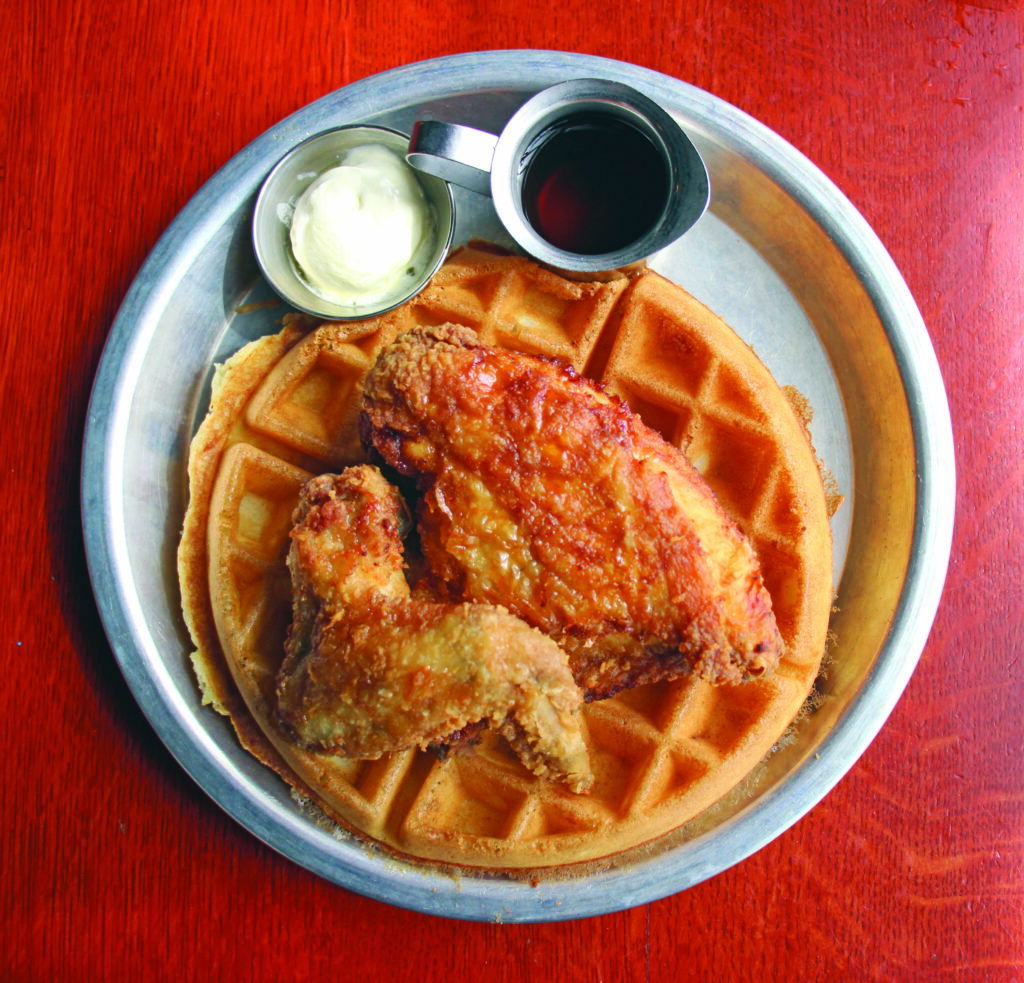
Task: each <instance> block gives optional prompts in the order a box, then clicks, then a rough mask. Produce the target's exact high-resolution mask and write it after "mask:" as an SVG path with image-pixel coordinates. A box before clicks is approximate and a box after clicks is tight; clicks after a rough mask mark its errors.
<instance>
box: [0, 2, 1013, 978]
mask: <svg viewBox="0 0 1024 983" xmlns="http://www.w3.org/2000/svg"><path fill="white" fill-rule="evenodd" d="M0 19H2V20H0V25H2V30H0V56H2V57H0V65H2V66H3V68H2V69H0V70H2V71H3V73H4V81H5V87H4V92H5V98H4V100H3V104H2V108H0V114H2V116H0V119H2V124H0V126H2V133H3V150H4V153H3V154H2V157H0V204H2V208H0V215H2V216H3V225H2V232H0V291H2V298H3V303H2V306H0V310H2V311H3V314H4V326H3V331H2V332H0V420H2V421H3V428H2V430H0V475H2V479H0V487H2V490H3V501H4V513H3V518H2V519H0V555H2V556H3V557H4V558H5V559H4V571H3V574H2V576H0V644H2V646H3V654H4V657H5V663H4V665H5V671H4V672H3V674H2V677H0V679H2V681H0V737H2V746H3V748H4V749H5V751H4V753H3V754H2V755H0V768H2V775H0V782H2V787H3V789H4V790H5V791H4V794H3V795H2V806H0V809H2V829H3V836H2V846H0V883H2V884H3V885H4V890H3V893H2V900H0V976H3V977H4V978H5V979H9V980H16V981H20V980H58V979H74V980H120V979H125V980H128V979H131V980H137V979H168V980H171V979H173V980H183V979H188V980H203V979H225V980H228V979H230V980H250V979H252V980H257V979H260V980H262V979H309V978H313V977H316V976H324V975H328V974H331V975H334V976H335V977H339V976H340V978H342V979H362V980H377V979H410V980H422V981H433V980H450V979H484V978H486V979H490V980H492V981H495V983H503V981H520V980H528V979H529V980H534V979H560V980H571V979H581V980H584V979H585V980H602V981H619V980H644V981H668V980H677V979H680V978H692V979H715V980H723V981H727V980H750V979H755V978H756V979H762V980H876V979H877V980H956V981H963V980H997V981H1002V980H1006V981H1009V980H1017V979H1022V978H1024V914H1022V912H1024V764H1022V762H1024V685H1022V678H1024V628H1022V625H1024V599H1022V592H1021V589H1020V584H1021V580H1022V577H1024V563H1022V560H1021V552H1020V548H1019V541H1020V538H1021V535H1022V532H1024V492H1022V489H1024V481H1022V478H1024V453H1022V446H1021V440H1022V435H1021V424H1022V419H1024V413H1022V410H1024V386H1022V378H1024V245H1022V236H1021V229H1022V228H1024V176H1022V168H1021V154H1022V150H1021V148H1022V145H1024V141H1022V136H1024V134H1022V118H1024V58H1022V44H1024V15H1022V13H1021V11H1020V8H1019V5H1018V4H1016V3H1014V2H1012V0H1004V2H1000V0H988V2H985V3H981V2H979V3H973V4H972V3H966V2H960V0H956V2H952V0H942V2H935V0H904V2H901V3H898V4H883V3H875V2H871V0H851V2H850V3H845V4H842V5H835V9H833V5H829V4H819V3H816V2H810V0H767V2H763V3H755V2H739V3H721V2H716V3H711V2H704V0H675V2H661V0H638V2H635V3H621V2H618V0H616V2H609V0H590V2H587V3H582V2H570V3H564V4H561V5H557V4H550V3H542V2H539V0H493V2H490V3H487V4H484V3H481V2H474V0H450V2H449V3H447V4H444V5H438V4H436V2H435V0H381V2H379V3H372V4H371V3H368V2H359V0H339V2H323V3H315V2H301V0H300V2H296V3H292V4H277V3H273V2H271V3H267V4H262V5H259V6H256V7H251V6H247V5H244V4H235V3H228V2H226V0H181V2H179V3H176V4H160V5H157V4H149V3H143V2H140V0H126V2H124V3H114V2H112V0H36V2H33V3H29V2H28V0H13V2H12V3H9V4H7V5H6V6H4V8H3V11H2V13H0ZM490 48H550V49H560V50H572V51H580V52H586V53H591V54H597V55H601V56H605V57H612V58H619V59H622V60H625V61H630V62H635V63H637V64H639V65H642V66H645V67H648V68H652V69H655V70H658V71H661V72H664V73H666V74H668V75H671V76H674V77H676V78H680V79H683V80H685V81H687V82H690V83H693V84H695V85H697V86H700V87H702V88H704V89H706V90H708V91H710V92H712V93H714V94H715V95H717V96H720V97H722V98H723V99H726V100H727V101H729V102H731V103H733V104H734V105H736V106H738V107H739V108H741V109H743V110H744V111H746V112H748V113H750V114H752V115H753V116H754V117H756V118H757V119H759V120H761V121H762V122H763V123H765V124H767V125H768V126H770V127H771V128H773V129H774V130H776V131H777V132H778V133H780V134H781V135H782V136H783V137H785V138H786V139H788V140H789V141H791V142H792V143H793V144H794V145H795V146H796V147H797V148H798V149H799V150H801V151H802V152H803V153H805V154H806V155H807V156H808V157H809V158H810V159H811V160H812V161H814V162H815V163H816V164H818V165H819V166H820V167H821V168H822V169H823V170H824V171H825V173H826V174H828V175H829V176H830V177H831V178H832V179H833V180H834V181H835V182H836V184H837V185H838V186H839V187H840V189H841V190H843V191H844V192H845V193H846V194H847V195H848V196H849V197H850V198H851V200H852V201H853V202H854V204H855V205H856V206H857V207H858V208H859V209H860V210H861V211H862V212H863V214H864V215H865V217H866V218H867V219H868V221H869V222H870V223H871V225H872V226H873V227H874V229H875V230H876V231H877V233H878V235H879V236H880V238H881V240H882V241H883V243H884V244H885V245H886V246H887V248H888V249H889V250H890V252H891V253H892V255H893V258H894V259H895V261H896V263H897V265H898V266H899V268H900V269H901V271H902V273H903V275H904V276H905V278H906V280H907V282H908V284H909V286H910V288H911V290H912V292H913V294H914V295H915V297H916V299H917V301H918V303H919V305H920V308H921V311H922V314H923V315H924V318H925V321H926V323H927V325H928V327H929V331H930V333H931V336H932V339H933V342H934V345H935V348H936V351H937V353H938V357H939V361H940V363H941V366H942V369H943V373H944V376H945V380H946V384H947V389H948V392H949V399H950V406H951V411H952V416H953V422H954V429H955V436H956V449H957V457H958V479H957V480H958V511H957V527H956V531H955V538H954V544H953V553H952V557H951V564H950V570H949V576H948V580H947V587H946V591H945V595H944V599H943V603H942V605H941V608H940V610H939V613H938V617H937V619H936V622H935V626H934V629H933V631H932V634H931V638H930V641H929V643H928V645H927V648H926V650H925V652H924V655H923V657H922V660H921V663H920V667H919V669H918V671H917V673H916V674H915V676H914V677H913V679H912V681H911V683H910V685H909V687H908V689H907V691H906V693H905V694H904V696H903V698H902V700H901V701H900V703H899V705H898V706H897V709H896V711H895V712H894V713H893V715H892V717H891V719H890V720H889V722H888V724H887V725H886V727H885V728H884V729H883V731H882V733H881V735H880V736H879V737H878V738H877V740H876V741H875V742H874V743H873V744H872V745H871V747H870V748H869V749H868V751H867V752H866V753H865V755H864V756H863V758H862V759H861V760H860V761H859V762H858V763H857V765H856V766H855V767H854V768H853V769H852V770H851V772H850V773H849V774H848V775H847V776H846V778H844V780H843V781H842V782H841V783H840V784H839V786H838V787H837V788H836V789H835V790H834V791H832V792H831V793H830V794H829V795H828V796H827V797H826V799H825V800H824V801H823V802H822V803H821V804H820V805H819V806H818V807H816V808H815V809H814V810H813V811H812V812H811V813H810V815H808V816H807V817H806V818H805V819H803V820H802V821H801V822H799V823H798V824H797V825H796V826H795V827H794V828H793V829H791V830H790V831H789V832H787V833H786V834H784V835H783V836H781V837H780V838H779V839H777V840H776V841H775V842H773V843H772V844H771V845H769V846H768V847H766V848H765V849H763V850H761V851H760V852H759V853H757V854H756V855H754V856H753V857H751V858H750V859H749V860H747V861H746V862H744V863H742V864H740V865H738V866H737V867H736V868H734V869H732V870H729V871H727V872H725V873H723V874H721V875H720V876H718V877H716V878H714V879H713V880H711V881H709V882H706V883H704V884H701V885H699V886H698V887H695V888H693V889H691V890H689V891H687V892H685V893H682V894H679V895H676V896H674V897H670V898H666V899H665V900H662V901H659V902H656V903H653V904H649V905H646V906H643V907H640V908H637V909H634V910H630V911H625V912H622V913H619V914H615V915H609V916H605V917H602V918H596V919H591V920H588V921H582V922H574V923H565V924H553V925H539V926H502V925H475V924H463V923H457V922H449V921H443V920H439V919H432V918H428V917H425V916H420V915H417V914H413V913H409V912H404V911H399V910H397V909H393V908H390V907H388V906H385V905H382V904H378V903H376V902H372V901H368V900H365V899H362V898H360V897H357V896H356V895H353V894H350V893H348V892H346V891H343V890H341V889H338V888H335V887H333V886H331V885H329V884H327V883H325V882H323V881H321V880H319V879H317V878H316V877H314V876H312V875H310V874H308V873H306V872H305V871H303V870H302V869H300V868H299V867H297V866H295V865H293V864H291V863H290V862H288V861H286V860H283V859H281V858H279V857H278V856H277V855H275V854H274V853H273V852H271V851H270V850H268V849H267V848H266V847H264V846H263V845H262V844H260V843H259V842H257V841H256V840H255V839H254V838H252V837H251V836H250V835H249V834H248V833H246V832H245V831H243V830H242V829H241V828H239V827H238V826H237V825H236V824H235V823H234V822H233V821H231V820H230V819H228V818H227V817H226V816H225V815H224V814H222V813H221V812H220V811H219V810H218V809H217V807H216V806H214V805H213V804H212V803H211V802H210V801H209V800H208V799H207V798H206V797H205V795H204V794H203V793H202V792H201V791H200V790H199V789H198V787H197V786H196V785H195V784H194V783H193V782H192V781H191V779H190V778H189V777H188V776H187V775H186V774H185V773H184V772H183V771H182V770H181V769H180V767H179V766H178V765H177V764H176V763H175V762H174V760H173V759H172V758H171V756H170V755H169V754H168V753H167V751H166V750H164V749H163V747H162V746H161V745H160V744H159V742H158V740H157V739H156V737H155V736H154V734H153V731H152V730H151V728H150V726H149V724H148V723H147V721H146V719H145V718H144V716H143V715H142V713H141V712H140V711H139V709H138V708H137V706H136V704H135V702H134V700H133V698H132V696H131V694H130V692H129V690H128V688H127V686H126V685H125V683H124V682H123V680H122V678H121V676H120V673H119V671H118V668H117V665H116V663H115V661H114V658H113V656H112V654H111V651H110V648H109V646H108V644H107V641H106V639H105V637H104V634H103V628H102V626H101V624H100V621H99V617H98V615H97V613H96V607H95V604H94V601H93V599H92V594H91V590H90V585H89V580H88V576H87V573H86V570H85V560H84V549H83V544H82V534H81V525H80V518H79V506H78V468H79V458H80V446H81V440H82V434H83V429H84V419H85V414H86V408H87V404H88V398H89V390H90V385H91V380H92V376H93V373H94V372H95V369H96V366H97V363H98V360H99V357H100V353H101V351H102V347H103V344H104V341H105V338H106V334H107V331H108V329H109V327H110V324H111V322H112V320H113V318H114V315H115V313H116V310H117V307H118V305H119V303H120V301H121V299H122V298H123V296H124V294H125V292H126V291H127V289H128V287H129V285H130V283H131V281H132V279H133V277H134V276H135V274H136V273H137V271H138V269H139V267H140V265H141V263H142V262H143V260H144V258H145V256H146V255H147V253H148V252H149V250H150V249H151V248H152V247H153V245H154V244H155V242H156V241H157V239H158V237H159V235H160V233H161V232H162V231H163V229H164V228H165V227H166V226H167V224H168V223H169V222H170V221H171V220H172V219H173V217H174V216H175V214H177V212H178V211H179V210H180V209H181V208H182V207H183V206H184V205H185V204H186V202H187V201H188V200H189V199H190V198H191V197H192V195H193V194H195V192H196V191H197V190H198V188H199V187H200V186H201V185H202V184H203V182H205V181H206V180H207V179H208V178H209V177H210V176H211V175H212V174H214V173H215V172H216V170H217V169H218V168H219V167H220V166H221V165H223V164H224V163H225V162H226V161H227V160H229V159H230V157H231V156H232V155H233V154H234V153H236V152H237V151H238V150H239V149H240V148H242V147H243V146H245V145H246V144H247V143H248V142H249V141H251V140H252V139H254V138H255V137H256V136H258V135H259V134H260V133H261V132H263V131H264V130H265V129H266V128H267V127H269V126H271V125H272V124H273V123H275V122H277V121H278V120H279V119H281V118H282V117H284V116H285V115H287V114H289V113H291V112H293V111H295V110H297V109H299V108H301V107H302V106H304V105H305V104H307V103H308V102H310V101H312V100H314V99H316V98H318V97H319V96H321V95H324V94H326V93H327V92H330V91H331V90H333V89H335V88H337V87H339V86H342V85H345V84H347V83H349V82H352V81H355V80H357V79H360V78H363V77H366V76H367V75H370V74H373V73H376V72H379V71H383V70H386V69H389V68H392V67H395V66H397V65H401V64H403V63H407V62H411V61H416V60H419V59H425V58H431V57H434V56H438V55H444V54H450V53H455V52H462V51H471V50H477V49H490ZM950 480H953V478H952V476H950Z"/></svg>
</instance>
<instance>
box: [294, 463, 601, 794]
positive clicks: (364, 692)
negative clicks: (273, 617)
mask: <svg viewBox="0 0 1024 983" xmlns="http://www.w3.org/2000/svg"><path fill="white" fill-rule="evenodd" d="M294 518H295V526H294V528H293V530H292V543H291V547H290V551H289V557H288V565H289V568H290V571H291V575H292V583H293V616H294V620H293V623H292V626H291V629H290V631H289V636H288V641H287V654H286V659H285V662H284V664H283V665H282V668H281V672H280V675H279V678H278V703H279V713H280V716H281V719H282V723H283V724H284V726H285V728H286V730H287V731H289V732H290V733H291V734H292V736H293V737H294V738H295V739H296V740H297V741H298V742H299V743H300V744H302V745H303V746H305V747H307V748H310V749H314V750H321V751H328V752H332V753H338V754H342V755H345V756H348V757H356V758H376V757H379V756H380V755H381V754H384V753H385V752H388V751H394V750H399V749H402V748H407V747H412V746H420V747H426V746H428V745H430V744H432V743H435V742H443V741H444V739H445V738H446V737H448V736H449V735H451V734H453V733H455V732H457V731H460V730H462V729H463V728H465V727H466V726H467V725H470V724H474V723H476V722H478V721H481V720H483V721H488V722H489V723H490V724H491V725H492V726H494V727H495V728H496V729H497V730H498V731H499V732H500V733H501V734H502V735H503V736H505V737H506V738H507V739H508V740H509V742H510V744H511V745H512V746H513V748H514V749H515V751H516V753H517V754H518V755H519V757H520V759H521V760H522V761H523V763H524V764H525V765H526V766H527V767H528V768H529V769H530V770H531V771H533V772H534V773H535V774H538V775H547V776H550V777H552V778H554V779H556V780H559V781H562V782H564V783H566V784H567V785H568V786H569V787H570V788H572V789H573V790H574V791H583V790H585V789H586V788H587V787H588V785H589V783H590V780H591V775H590V768H589V761H588V756H587V750H586V746H585V744H584V742H583V737H582V733H581V731H580V727H579V721H578V719H577V716H576V711H577V710H578V708H579V706H580V704H581V703H582V699H581V695H580V692H579V690H578V688H577V687H576V685H575V683H574V682H573V678H572V675H571V674H570V672H569V669H568V665H567V661H566V656H565V653H564V652H563V651H562V650H561V649H559V647H558V646H557V645H556V644H555V643H554V642H552V641H551V640H550V639H548V638H546V637H545V636H544V635H543V634H541V632H539V631H537V630H536V629H534V628H531V627H530V626H528V625H527V624H525V623H524V622H523V621H521V620H519V619H518V618H515V617H513V616H512V615H511V614H509V613H508V612H507V611H506V610H504V609H503V608H500V607H497V606H494V605H491V604H473V603H457V604H453V603H447V602H445V603H440V602H434V601H430V600H422V599H418V598H415V597H413V596H412V594H411V592H410V589H409V584H408V582H407V580H406V577H405V574H404V572H403V546H402V536H403V535H404V532H405V530H406V529H407V527H408V525H409V517H408V512H407V509H406V507H405V504H404V502H403V500H402V498H401V496H400V495H399V493H398V492H397V491H396V490H395V489H394V488H393V487H392V486H391V485H390V484H389V483H388V482H387V481H386V480H385V479H384V477H383V476H382V475H381V473H380V472H379V471H378V470H377V469H376V468H373V467H370V466H368V465H364V466H359V467H353V468H349V469H348V470H346V471H345V472H343V473H342V474H341V475H323V476H321V477H319V478H315V479H313V480H312V481H310V482H309V483H308V484H307V485H306V486H305V487H304V489H303V491H302V494H301V499H300V503H299V506H298V508H297V509H296V513H295V517H294Z"/></svg>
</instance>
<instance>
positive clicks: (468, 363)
mask: <svg viewBox="0 0 1024 983" xmlns="http://www.w3.org/2000/svg"><path fill="white" fill-rule="evenodd" d="M361 426H362V429H363V436H364V440H365V441H367V442H369V443H371V444H372V445H373V447H375V448H376V449H377V451H378V452H379V453H380V454H381V456H382V457H383V458H384V460H385V461H386V462H387V463H389V464H391V465H392V466H393V467H395V468H397V469H398V470H399V471H400V472H402V473H403V474H407V475H415V476H416V478H417V481H418V483H419V487H420V490H421V492H422V499H421V503H420V511H419V523H420V533H421V538H422V541H423V550H424V554H425V556H426V558H427V561H428V563H429V565H430V567H431V570H432V572H433V575H434V577H435V578H436V580H437V582H438V584H439V585H441V587H442V588H443V589H444V590H445V591H447V594H448V596H449V597H451V598H452V599H460V600H472V601H475V602H484V603H491V604H498V603H500V604H504V605H505V606H507V607H508V609H509V610H510V611H512V613H513V614H515V615H517V616H519V617H520V618H522V619H523V620H524V621H526V622H528V623H529V624H531V625H534V626H535V627H537V628H540V629H541V630H542V631H543V632H545V634H547V635H549V636H550V637H552V638H554V639H555V640H556V641H558V642H559V644H560V645H562V646H563V647H564V648H565V650H566V651H567V652H568V654H569V662H570V666H571V667H572V670H573V674H574V676H575V678H576V681H577V683H578V684H579V685H580V686H581V687H582V688H583V690H584V692H585V695H586V697H587V699H598V698H603V697H606V696H609V695H611V694H613V693H615V692H617V691H618V690H620V689H623V688H626V687H631V686H636V685H640V684H642V683H647V682H651V681H654V680H657V679H664V678H671V677H676V676H679V675H683V674H686V673H688V672H690V671H691V670H693V669H695V670H696V671H697V672H699V673H700V674H701V675H702V676H704V677H706V678H707V679H709V680H711V681H713V682H735V681H739V680H741V679H743V678H749V677H751V676H758V675H762V674H764V673H765V672H768V671H770V670H771V669H773V668H774V667H775V665H776V664H777V662H778V659H779V655H780V651H781V648H782V641H781V638H780V636H779V633H778V629H777V627H776V624H775V619H774V616H773V614H772V610H771V599H770V597H769V596H768V593H767V591H766V590H765V588H764V585H763V582H762V579H761V575H760V570H759V566H758V563H757V559H756V557H755V555H754V552H753V550H752V548H751V546H750V544H749V542H748V541H747V540H746V538H745V537H744V536H743V535H742V533H741V532H740V531H739V529H738V528H737V527H736V525H735V523H734V522H733V521H732V520H731V519H730V518H729V517H728V516H727V515H726V513H725V512H724V511H723V509H722V508H721V506H720V505H719V504H718V502H717V500H716V499H715V497H714V495H713V494H712V492H711V490H710V489H709V488H708V486H707V484H706V483H705V482H704V480H703V479H702V478H701V476H700V475H699V473H698V472H697V471H696V469H695V468H694V467H693V465H692V464H691V463H690V462H689V460H688V459H687V458H686V456H685V455H684V454H683V453H682V452H681V451H679V450H678V449H676V448H674V447H672V446H671V445H670V444H668V443H667V442H666V441H664V440H663V439H662V438H661V437H660V436H659V435H657V434H656V433H655V432H654V431H652V430H650V429H649V428H648V427H647V426H645V425H644V424H643V423H642V422H641V421H640V420H639V418H637V417H636V416H634V414H633V413H632V412H631V411H630V410H629V409H628V407H626V406H625V405H624V404H623V403H622V402H621V401H619V400H618V399H616V398H614V397H611V396H609V395H608V394H607V393H605V392H604V391H603V390H602V389H601V388H600V387H599V386H597V385H596V384H594V383H592V382H589V381H587V380H585V379H583V378H581V377H580V376H578V375H577V374H576V373H575V372H574V371H573V370H572V369H570V368H568V367H567V366H564V365H562V364H561V363H558V362H555V361H553V360H550V359H544V358H541V357H537V356H531V355H522V354H519V353H515V352H511V351H506V350H502V349H495V348H488V347H486V346H483V345H482V344H480V343H479V341H478V340H477V337H476V335H475V334H474V332H473V331H471V330H470V329H468V328H463V327H459V326H456V325H442V326H439V327H429V328H417V329H414V330H412V331H410V332H408V333H406V334H404V335H402V336H400V337H399V338H397V339H396V340H395V341H394V342H393V343H392V344H391V345H390V346H388V347H387V348H385V349H384V350H383V351H382V352H381V354H380V356H379V358H378V360H377V363H376V365H375V366H374V368H373V369H372V370H371V372H370V373H369V375H368V377H367V379H366V381H365V383H364V401H363V419H362V424H361Z"/></svg>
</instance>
